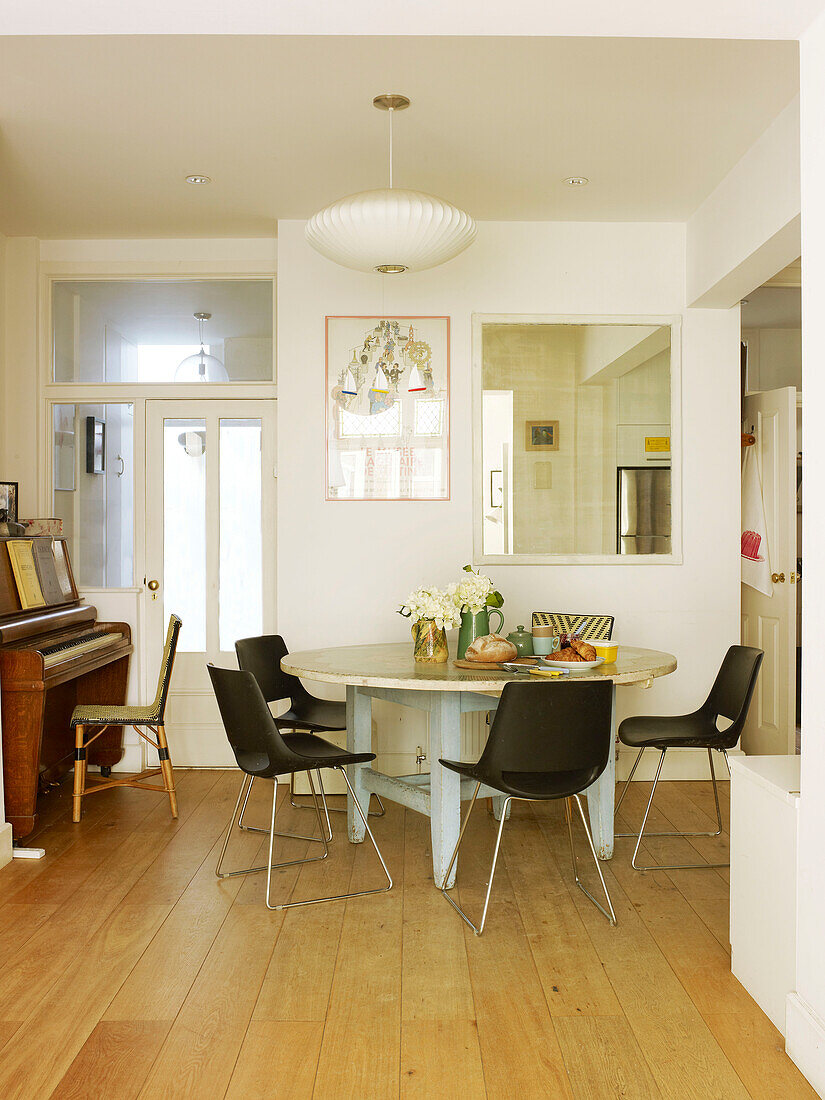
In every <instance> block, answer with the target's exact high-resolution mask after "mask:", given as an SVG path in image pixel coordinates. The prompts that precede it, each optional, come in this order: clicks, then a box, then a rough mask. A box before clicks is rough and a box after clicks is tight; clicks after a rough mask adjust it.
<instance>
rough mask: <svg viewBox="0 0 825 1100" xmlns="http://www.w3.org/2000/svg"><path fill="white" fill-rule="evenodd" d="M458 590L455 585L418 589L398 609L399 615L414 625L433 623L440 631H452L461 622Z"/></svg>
mask: <svg viewBox="0 0 825 1100" xmlns="http://www.w3.org/2000/svg"><path fill="white" fill-rule="evenodd" d="M458 588H459V586H458V585H455V584H450V585H448V586H447V587H446V588H424V587H421V588H416V589H415V590H414V591H413V592H410V594H409V596H408V597H407V602H406V603H405V604H403V605H402V606H401V607H400V608H399V609H398V614H399V615H403V616H404V618H405V619H412V621H413V622H414V623H420V622H425V621H431V622H434V623H435V625H436V626H437V627H438V629H439V630H452V629H453V628H454V627H457V626H458V625H459V623H460V622H461V598H460V597H459V594H458Z"/></svg>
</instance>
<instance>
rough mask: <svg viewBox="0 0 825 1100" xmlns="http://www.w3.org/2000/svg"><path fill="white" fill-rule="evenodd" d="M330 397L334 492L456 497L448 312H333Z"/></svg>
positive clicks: (330, 495)
mask: <svg viewBox="0 0 825 1100" xmlns="http://www.w3.org/2000/svg"><path fill="white" fill-rule="evenodd" d="M325 400H326V463H325V469H326V491H325V495H326V499H327V500H449V497H450V318H449V317H404V316H397V315H396V316H392V317H327V319H326V393H325Z"/></svg>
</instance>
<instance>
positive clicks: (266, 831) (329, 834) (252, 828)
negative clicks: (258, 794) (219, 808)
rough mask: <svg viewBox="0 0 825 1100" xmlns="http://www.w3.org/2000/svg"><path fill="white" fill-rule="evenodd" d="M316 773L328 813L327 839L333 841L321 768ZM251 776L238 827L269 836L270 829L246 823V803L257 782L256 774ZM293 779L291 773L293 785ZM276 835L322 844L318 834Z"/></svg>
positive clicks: (303, 808) (305, 808)
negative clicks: (244, 816)
mask: <svg viewBox="0 0 825 1100" xmlns="http://www.w3.org/2000/svg"><path fill="white" fill-rule="evenodd" d="M315 774H316V775H317V776H318V783H319V785H320V787H321V800H322V801H323V803H324V814H325V815H326V819H327V841H331V840H332V826H331V825H330V822H329V811H328V810H327V799H326V795H325V794H324V785H323V783H321V769H320V768H318V769H317V771H316V773H315ZM249 778H250V783H249V786H248V787H247V788H246V797H245V798H244V800H243V806H242V808H241V815H240V817H239V818H238V828H239V829H241V830H243V832H245V833H263V834H264V835H265V836H269V829H261V828H259V827H258V826H257V825H244V820H243V815H244V814H245V813H246V804H247V802H248V801H249V795H250V792H251V790H252V784H253V783H254V782H255V776H254V775H253V776H250V777H249ZM292 779H293V776H292V775H290V777H289V782H290V786H291V785H292ZM292 805H293V806H294V805H295V803H294V802H293V803H292ZM298 809H299V810H311V809H312V806H299V807H298ZM322 835H323V834H322ZM275 836H281V837H284V838H285V839H286V840H309V841H311V842H312V843H313V844H320V843H321V837H318V836H302V835H301V834H300V833H276V834H275Z"/></svg>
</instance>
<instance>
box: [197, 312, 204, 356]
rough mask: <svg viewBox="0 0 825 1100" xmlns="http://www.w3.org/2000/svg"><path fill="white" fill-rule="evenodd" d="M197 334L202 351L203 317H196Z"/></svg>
mask: <svg viewBox="0 0 825 1100" xmlns="http://www.w3.org/2000/svg"><path fill="white" fill-rule="evenodd" d="M198 336H199V337H200V341H201V351H203V317H199V318H198Z"/></svg>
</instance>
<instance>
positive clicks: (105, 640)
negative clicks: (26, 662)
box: [40, 631, 123, 668]
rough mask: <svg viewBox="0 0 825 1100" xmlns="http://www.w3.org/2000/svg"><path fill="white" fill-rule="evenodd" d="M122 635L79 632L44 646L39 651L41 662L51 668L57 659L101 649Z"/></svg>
mask: <svg viewBox="0 0 825 1100" xmlns="http://www.w3.org/2000/svg"><path fill="white" fill-rule="evenodd" d="M122 637H123V635H122V634H106V633H103V632H101V631H98V632H97V633H94V634H81V635H80V636H79V637H77V638H69V639H67V640H66V641H65V642H57V643H56V644H55V645H49V646H44V647H43V649H41V651H40V652H41V653H42V654H43V664H44V666H45V667H46V668H51V666H52V665H56V664H57V663H58V661H65V660H69V659H70V658H72V657H79V656H80V655H81V654H83V653H89V652H91V651H92V650H94V649H103V648H104V646H108V645H112V644H113V643H114V642H117V641H119V640H120V639H121V638H122Z"/></svg>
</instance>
